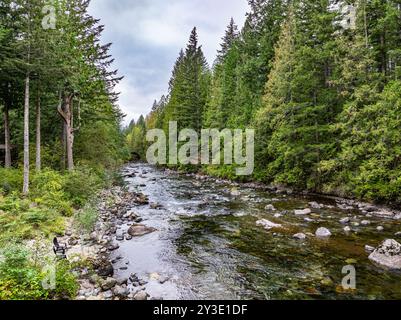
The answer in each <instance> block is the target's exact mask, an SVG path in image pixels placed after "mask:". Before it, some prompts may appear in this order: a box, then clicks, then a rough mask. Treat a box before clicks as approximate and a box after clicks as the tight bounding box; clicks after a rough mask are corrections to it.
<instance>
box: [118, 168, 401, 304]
mask: <svg viewBox="0 0 401 320" xmlns="http://www.w3.org/2000/svg"><path fill="white" fill-rule="evenodd" d="M124 172H125V173H135V175H136V176H135V177H133V178H126V182H127V185H128V187H129V188H130V190H131V191H133V192H142V193H144V194H145V195H147V196H148V197H149V200H150V202H151V203H157V204H160V205H161V206H162V207H161V208H159V209H151V206H149V205H145V206H138V207H135V208H134V210H133V211H134V212H136V213H138V214H139V215H140V216H141V217H142V218H143V219H144V221H143V222H142V223H143V224H145V225H147V226H150V227H154V228H156V229H157V230H158V231H157V232H154V233H151V234H148V235H145V236H143V237H139V238H134V239H132V240H130V241H123V242H121V243H120V249H119V250H118V251H117V252H115V253H114V254H115V255H121V256H123V257H124V259H122V260H120V261H119V262H118V263H117V264H116V265H115V268H116V269H117V270H118V271H117V276H120V277H128V276H129V275H130V274H132V273H136V274H137V275H138V276H139V277H140V278H141V279H144V280H146V281H147V284H146V292H148V293H149V295H150V296H151V297H155V298H158V297H162V298H163V299H217V300H220V299H401V275H400V274H397V273H392V272H388V271H384V270H382V269H380V268H378V267H376V266H375V265H373V264H372V263H371V262H370V261H369V259H368V255H369V254H368V253H367V252H366V251H365V245H371V246H374V247H377V246H378V245H379V244H380V243H381V241H383V240H385V239H388V238H394V234H395V233H396V232H398V231H401V225H400V223H399V222H397V221H395V220H391V219H388V220H385V219H383V218H375V217H369V218H366V216H365V215H363V214H362V213H361V212H360V211H359V210H357V209H353V210H351V209H350V210H342V209H339V208H338V206H337V205H336V202H335V200H329V199H324V198H323V199H322V198H311V197H303V196H288V195H278V194H273V193H269V192H268V191H265V190H261V189H255V188H251V187H247V186H246V185H245V186H241V185H240V186H237V187H235V189H233V188H234V187H233V185H232V184H230V183H228V182H219V181H215V180H213V179H207V180H203V179H197V178H196V177H194V176H186V175H182V174H179V173H175V172H170V171H164V170H159V169H156V168H154V167H151V166H148V165H145V164H131V165H128V166H127V167H125V169H124ZM311 201H317V202H318V203H320V204H324V205H325V206H324V208H323V209H313V213H312V214H311V215H308V216H296V215H295V214H294V210H295V209H305V208H308V207H309V205H308V203H309V202H311ZM269 204H273V205H274V206H275V208H276V209H277V211H276V212H269V211H268V210H266V209H265V207H266V205H269ZM277 213H278V214H281V215H282V216H281V217H278V216H276V217H275V216H274V215H276V214H277ZM344 217H349V218H350V220H351V222H350V223H349V224H348V225H349V226H350V227H351V228H352V230H353V231H352V232H350V233H346V232H344V230H343V228H344V226H345V225H344V224H341V223H340V222H339V220H340V219H342V218H344ZM305 218H306V219H305ZM260 219H268V220H270V221H272V222H275V223H280V224H282V225H284V226H285V229H282V230H274V231H272V230H271V231H267V230H265V229H263V228H262V227H260V226H257V225H256V221H258V220H260ZM366 219H368V220H369V221H370V222H371V223H370V225H368V226H362V225H361V224H360V222H361V221H362V220H366ZM358 224H359V225H358ZM378 226H383V227H384V231H382V232H379V231H377V230H376V229H377V227H378ZM128 227H129V226H128V225H122V226H120V228H122V229H123V230H124V231H126V230H127V229H128ZM319 227H326V228H328V229H330V231H331V232H332V234H333V235H332V236H331V237H330V238H329V239H327V240H320V239H317V238H315V237H314V236H312V234H314V233H315V231H316V229H317V228H319ZM299 232H303V233H305V234H308V233H310V235H307V239H306V240H303V241H301V240H297V239H294V238H293V235H294V234H295V233H299ZM127 263H129V264H128V265H127ZM346 265H353V266H355V269H356V290H354V291H344V290H343V289H342V286H341V283H342V279H343V277H344V276H345V274H342V269H343V267H344V266H346ZM127 267H128V269H126V270H120V268H122V269H125V268H127ZM160 279H163V280H162V281H160ZM161 282H163V283H161Z"/></svg>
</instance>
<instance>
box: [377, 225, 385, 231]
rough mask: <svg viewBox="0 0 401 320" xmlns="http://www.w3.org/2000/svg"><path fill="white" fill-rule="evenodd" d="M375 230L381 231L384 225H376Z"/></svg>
mask: <svg viewBox="0 0 401 320" xmlns="http://www.w3.org/2000/svg"><path fill="white" fill-rule="evenodd" d="M376 230H377V231H380V232H381V231H383V230H384V227H382V226H378V227H377V228H376Z"/></svg>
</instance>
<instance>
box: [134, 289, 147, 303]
mask: <svg viewBox="0 0 401 320" xmlns="http://www.w3.org/2000/svg"><path fill="white" fill-rule="evenodd" d="M148 297H149V295H148V294H147V293H146V292H145V291H139V292H138V293H136V294H135V295H134V300H138V301H145V300H148Z"/></svg>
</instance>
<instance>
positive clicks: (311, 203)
mask: <svg viewBox="0 0 401 320" xmlns="http://www.w3.org/2000/svg"><path fill="white" fill-rule="evenodd" d="M309 205H310V206H311V207H312V208H313V209H321V208H322V207H323V206H322V205H321V204H319V203H317V202H316V201H312V202H309Z"/></svg>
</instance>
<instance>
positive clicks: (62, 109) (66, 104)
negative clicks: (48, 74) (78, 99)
mask: <svg viewBox="0 0 401 320" xmlns="http://www.w3.org/2000/svg"><path fill="white" fill-rule="evenodd" d="M72 100H73V95H67V96H65V97H64V101H63V105H62V106H59V108H58V112H59V114H60V115H61V117H62V118H63V120H64V130H65V141H66V150H67V170H68V171H72V170H74V156H73V148H74V128H73V115H72V114H73V109H72V108H73V102H72Z"/></svg>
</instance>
